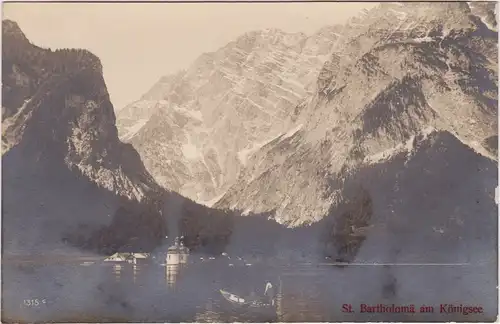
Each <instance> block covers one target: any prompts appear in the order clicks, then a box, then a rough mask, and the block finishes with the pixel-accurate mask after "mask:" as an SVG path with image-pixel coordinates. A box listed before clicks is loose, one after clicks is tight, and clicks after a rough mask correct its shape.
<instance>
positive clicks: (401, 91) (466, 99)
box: [215, 3, 498, 226]
mask: <svg viewBox="0 0 500 324" xmlns="http://www.w3.org/2000/svg"><path fill="white" fill-rule="evenodd" d="M483 9H484V10H491V8H487V7H484V8H483ZM475 12H476V13H477V10H476V11H474V10H471V8H470V7H469V6H468V5H467V4H466V3H447V4H437V3H436V4H418V3H405V4H389V3H387V4H382V5H380V6H378V7H376V8H374V9H373V10H371V11H369V12H366V13H364V14H363V16H362V17H361V18H358V19H353V20H351V21H350V22H349V23H348V24H346V26H344V29H343V31H342V35H343V36H344V37H343V38H342V40H341V42H340V43H339V47H338V48H337V49H338V50H337V51H336V52H334V53H333V54H332V58H331V59H330V60H329V61H328V62H327V63H326V64H325V65H324V67H323V70H322V71H321V72H320V76H319V78H318V82H317V88H316V89H315V93H314V94H313V95H312V96H310V97H309V98H308V99H306V100H305V102H304V103H303V104H301V105H299V106H297V109H296V112H297V114H296V116H293V119H294V120H295V125H294V127H291V128H290V131H289V132H288V133H284V132H283V133H282V134H281V135H280V136H278V137H277V138H276V139H275V140H274V141H270V142H268V143H267V145H265V146H263V147H262V148H261V149H260V150H259V151H257V152H256V153H255V154H253V155H252V156H251V157H249V159H248V162H247V166H246V169H245V170H244V171H243V172H242V173H241V177H240V179H239V180H238V183H237V184H236V185H235V186H233V187H232V188H231V189H230V190H229V191H228V192H227V194H226V195H225V196H224V197H223V198H222V199H221V200H220V201H219V202H218V203H217V204H216V205H215V206H220V207H230V208H238V209H240V210H249V211H253V212H257V213H259V212H267V211H274V212H275V215H276V218H277V219H278V220H279V221H280V222H282V223H285V224H288V225H290V226H297V225H300V224H304V223H308V222H311V221H315V220H319V219H321V218H322V217H324V215H326V214H328V211H329V210H331V208H332V207H334V206H336V205H337V204H338V203H339V201H340V200H341V199H342V196H343V195H344V193H343V189H342V188H333V187H332V185H331V179H343V178H345V177H346V176H347V175H348V174H351V173H355V172H356V170H357V169H358V167H359V166H360V165H370V164H372V163H378V161H381V160H384V159H385V158H386V157H387V156H390V155H391V154H393V153H394V152H398V151H400V150H408V151H409V152H413V148H412V147H411V146H408V145H409V144H408V143H413V141H415V140H416V139H415V138H416V136H417V135H418V134H421V133H426V132H429V131H430V130H432V129H437V130H445V131H447V132H449V133H450V134H452V136H455V137H456V138H457V139H458V140H460V142H462V143H464V145H466V146H468V147H471V148H473V149H474V150H475V151H477V152H479V153H480V154H481V155H482V158H483V159H484V160H485V161H494V160H496V159H497V158H496V156H495V155H493V154H492V153H491V152H493V151H492V150H491V148H489V147H490V146H488V145H487V144H486V143H489V142H492V143H493V142H494V138H495V136H496V135H497V116H498V112H497V93H498V91H497V84H498V81H497V78H498V71H497V31H496V29H495V28H494V27H493V25H494V24H491V23H488V24H486V23H484V21H485V18H484V17H485V16H483V15H478V14H475ZM488 12H489V11H488ZM487 16H488V17H490V16H491V15H487ZM485 146H486V147H485ZM444 149H445V148H443V150H444ZM412 154H413V153H412ZM459 159H460V158H459ZM429 163H430V164H431V165H432V164H433V163H434V162H433V161H432V160H429ZM484 163H486V162H484ZM471 170H472V169H471ZM471 172H472V171H471ZM458 176H459V175H457V177H458ZM484 180H485V181H486V179H484ZM408 185H411V184H408ZM422 190H426V189H423V188H422ZM490 194H491V193H490ZM462 203H463V204H467V203H468V202H466V201H462ZM469 203H470V202H469Z"/></svg>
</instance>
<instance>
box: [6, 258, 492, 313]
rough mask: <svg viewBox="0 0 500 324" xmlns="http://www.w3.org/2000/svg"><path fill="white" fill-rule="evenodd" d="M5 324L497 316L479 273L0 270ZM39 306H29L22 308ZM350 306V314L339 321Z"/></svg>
mask: <svg viewBox="0 0 500 324" xmlns="http://www.w3.org/2000/svg"><path fill="white" fill-rule="evenodd" d="M2 270H3V271H2V272H3V296H2V297H3V298H2V299H3V300H2V304H3V305H2V306H3V312H2V313H3V316H4V320H5V317H6V318H7V319H8V320H10V321H66V322H71V321H72V322H82V321H94V322H95V321H101V322H103V321H115V322H116V321H120V322H131V321H134V322H136V321H151V322H154V321H163V322H179V321H185V322H192V321H195V322H214V321H215V322H235V321H237V322H326V321H381V320H383V321H392V320H394V321H396V320H400V321H412V320H413V321H415V320H418V321H450V320H454V321H486V320H488V319H490V318H494V317H495V314H496V313H497V305H498V304H497V299H496V296H497V295H496V294H497V292H496V284H495V276H496V271H492V270H495V267H494V266H493V265H481V266H479V265H478V266H389V267H386V266H378V265H372V266H368V265H365V266H349V267H344V268H340V267H335V266H332V265H311V264H309V265H307V264H301V265H294V266H290V265H288V266H264V265H252V266H245V265H236V264H235V265H233V266H229V264H228V263H227V262H222V261H219V260H210V261H206V262H199V263H197V264H190V265H187V266H184V267H165V266H161V265H156V264H138V265H132V264H121V265H113V264H94V265H90V266H82V265H33V264H7V265H4V266H3V269H2ZM266 281H270V282H272V283H273V286H274V288H275V291H276V293H277V294H278V298H277V300H278V302H277V307H276V309H272V310H258V309H257V310H248V309H245V308H241V307H235V306H232V305H230V304H229V303H228V302H227V301H226V300H224V299H223V297H222V296H221V295H220V293H219V289H226V290H229V291H230V292H233V293H235V294H238V295H241V296H243V297H245V296H250V295H251V294H254V295H256V296H263V294H264V288H265V283H266ZM36 299H37V300H38V301H39V305H37V306H31V305H26V304H29V302H28V303H27V302H26V300H36ZM361 303H365V304H370V305H374V304H378V303H382V304H393V303H395V304H397V305H410V304H414V305H415V307H417V310H418V308H419V307H420V306H421V305H434V307H435V308H436V310H435V312H434V313H433V314H421V313H416V314H387V313H386V314H370V313H360V312H359V310H360V309H359V307H360V304H361ZM441 303H455V304H457V305H459V304H460V303H462V304H467V305H480V306H481V307H483V309H484V312H483V314H475V315H474V314H469V315H463V314H453V315H450V314H449V315H446V314H440V313H439V304H441ZM343 304H351V305H352V307H353V310H354V313H344V312H342V305H343Z"/></svg>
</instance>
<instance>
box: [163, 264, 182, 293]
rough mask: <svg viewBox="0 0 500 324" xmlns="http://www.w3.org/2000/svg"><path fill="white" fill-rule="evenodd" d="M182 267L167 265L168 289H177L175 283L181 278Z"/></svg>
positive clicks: (166, 278)
mask: <svg viewBox="0 0 500 324" xmlns="http://www.w3.org/2000/svg"><path fill="white" fill-rule="evenodd" d="M179 272H180V266H179V265H177V264H175V265H166V266H165V280H166V282H167V285H168V287H170V288H175V283H176V282H177V277H178V276H179Z"/></svg>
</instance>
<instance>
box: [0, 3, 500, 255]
mask: <svg viewBox="0 0 500 324" xmlns="http://www.w3.org/2000/svg"><path fill="white" fill-rule="evenodd" d="M2 35H3V43H4V46H3V50H2V51H3V61H2V65H3V66H2V67H3V69H2V71H3V72H2V82H3V87H2V98H3V100H2V164H3V172H2V176H3V197H2V198H3V202H2V203H3V208H2V213H3V214H2V219H3V228H4V232H3V233H4V234H3V235H2V236H3V242H4V249H5V250H4V251H9V252H10V253H33V251H51V250H52V251H53V250H54V249H61V250H68V249H69V250H72V251H73V250H78V251H93V252H95V253H99V254H109V253H113V252H116V251H122V250H131V249H135V250H143V251H152V250H154V249H155V248H157V247H159V246H161V245H162V244H163V243H164V242H163V239H164V237H165V236H166V235H169V236H176V235H184V236H185V238H186V244H187V245H188V246H189V247H190V248H191V249H192V250H193V251H196V252H200V253H209V254H214V253H221V252H223V251H237V252H238V253H243V254H245V253H252V254H262V255H272V256H275V257H278V256H279V257H283V258H293V257H298V256H300V257H303V256H304V255H305V256H306V258H308V259H314V260H316V261H317V260H324V259H325V257H327V258H332V259H337V260H340V261H348V262H351V261H354V260H364V261H369V262H489V261H491V260H493V259H496V256H497V252H496V244H497V219H498V218H497V213H498V211H497V205H496V203H495V188H496V187H497V183H498V178H497V167H498V165H497V164H498V158H497V155H498V153H497V152H498V148H497V147H498V99H497V98H498V41H497V39H498V29H497V21H496V17H495V3H492V2H475V3H465V2H462V3H455V2H454V3H451V2H450V3H432V4H429V3H382V4H380V5H378V6H376V7H374V8H373V9H371V10H365V11H363V12H362V13H360V15H359V16H357V17H354V18H352V19H350V20H349V21H348V22H347V23H346V24H344V25H332V26H325V27H324V28H322V29H320V30H318V31H317V32H316V33H314V34H312V35H305V34H302V33H287V32H285V31H281V30H277V29H266V30H260V31H251V32H248V33H246V34H244V35H242V36H241V37H239V38H237V39H236V40H234V41H233V42H231V43H229V44H227V45H226V46H224V47H222V48H220V49H214V52H211V53H205V54H202V55H201V56H200V57H199V58H198V59H197V60H196V61H195V62H193V64H192V65H191V66H189V67H188V68H187V69H185V70H182V71H179V72H178V73H176V74H172V75H166V76H164V77H162V78H161V79H160V80H159V81H158V82H157V83H156V84H155V85H153V86H152V88H151V89H150V90H149V91H148V92H147V93H145V94H144V95H143V96H142V97H141V98H138V100H137V101H136V102H133V103H131V104H129V105H128V106H126V107H124V108H122V109H120V110H117V112H116V115H115V109H114V107H113V105H112V103H111V102H110V99H109V94H108V93H107V88H106V84H105V81H104V78H103V75H102V66H101V62H100V60H99V58H98V57H96V56H95V55H94V54H92V53H90V52H88V51H86V50H81V49H58V50H53V49H47V48H41V47H38V46H36V45H34V44H32V43H31V42H30V41H29V40H28V39H27V38H26V36H25V35H24V34H23V32H22V31H21V29H20V28H19V26H18V25H17V24H16V23H15V22H13V21H8V20H4V21H3V23H2ZM471 260H472V261H471Z"/></svg>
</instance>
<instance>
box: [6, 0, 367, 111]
mask: <svg viewBox="0 0 500 324" xmlns="http://www.w3.org/2000/svg"><path fill="white" fill-rule="evenodd" d="M372 6H373V4H368V3H264V4H262V3H261V4H258V3H239V4H235V3H232V4H220V3H211V4H209V3H202V4H200V3H197V4H194V3H191V4H186V3H176V4H172V3H154V4H152V3H150V4H146V3H142V4H137V3H128V4H127V3H121V4H112V3H77V4H75V3H67V4H62V3H6V4H3V18H4V19H12V20H15V21H16V22H18V24H19V26H20V27H21V29H22V30H23V31H24V33H25V34H26V36H27V37H28V39H30V40H31V41H32V42H33V43H34V44H36V45H39V46H44V47H50V48H61V47H66V48H75V47H77V48H85V49H88V50H90V51H91V52H93V53H94V54H96V55H97V56H99V58H100V59H101V62H102V64H103V68H104V78H105V80H106V84H107V87H108V91H109V93H110V96H111V100H112V102H113V105H114V106H115V109H121V108H123V107H124V106H125V105H126V104H128V103H130V102H133V101H135V100H137V99H139V98H140V96H141V95H142V94H144V93H145V92H146V91H147V90H149V89H150V88H151V87H152V86H153V84H155V83H156V81H158V79H159V78H160V77H161V76H163V75H166V74H170V73H173V72H176V71H178V70H181V69H184V68H187V67H188V66H189V64H190V63H191V62H193V61H194V60H195V59H196V58H197V57H198V56H199V55H200V54H202V53H204V52H212V51H215V50H217V49H218V48H220V47H222V46H224V45H225V44H227V43H228V42H230V41H232V40H234V39H236V38H237V37H238V36H239V35H241V34H243V33H245V32H248V31H251V30H258V29H264V28H279V29H282V30H284V31H288V32H304V33H306V34H311V33H313V32H315V31H316V30H318V29H319V28H321V27H324V26H326V25H330V24H336V23H343V22H345V21H346V20H347V19H348V18H349V17H351V16H353V15H355V14H356V13H357V12H359V11H360V10H361V9H362V8H369V7H372Z"/></svg>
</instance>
